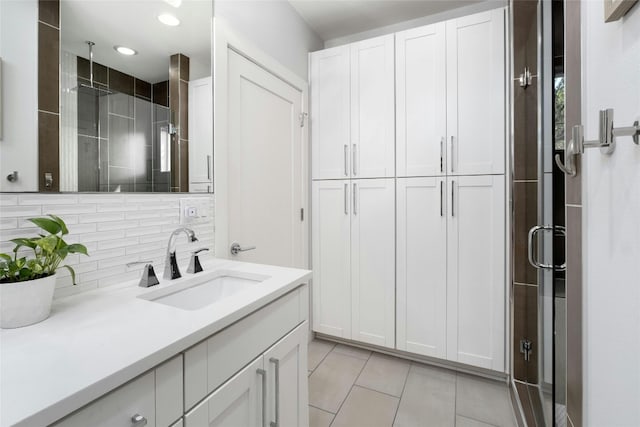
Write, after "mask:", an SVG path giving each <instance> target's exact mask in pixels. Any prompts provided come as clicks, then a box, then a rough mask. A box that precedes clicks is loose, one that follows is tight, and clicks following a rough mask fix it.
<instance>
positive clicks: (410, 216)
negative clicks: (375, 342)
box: [396, 177, 447, 358]
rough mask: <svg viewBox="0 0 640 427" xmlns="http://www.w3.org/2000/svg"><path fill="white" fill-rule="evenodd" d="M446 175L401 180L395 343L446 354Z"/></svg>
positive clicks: (407, 348)
mask: <svg viewBox="0 0 640 427" xmlns="http://www.w3.org/2000/svg"><path fill="white" fill-rule="evenodd" d="M446 194H447V193H446V184H445V178H437V177H434V178H399V179H398V182H397V196H396V198H397V211H396V212H397V216H398V217H397V230H398V231H397V253H396V256H397V273H396V277H397V333H398V337H397V340H396V341H397V348H398V349H399V350H404V351H410V352H412V353H418V354H424V355H426V356H432V357H439V358H445V357H446V355H447V349H446V339H447V251H446V247H447V208H446V203H447V202H446Z"/></svg>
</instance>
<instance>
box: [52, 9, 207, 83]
mask: <svg viewBox="0 0 640 427" xmlns="http://www.w3.org/2000/svg"><path fill="white" fill-rule="evenodd" d="M161 13H171V14H173V15H174V16H176V17H177V18H178V19H180V21H181V22H180V25H179V26H177V27H169V26H166V25H164V24H162V23H160V22H159V21H158V19H157V16H158V15H159V14H161ZM211 18H212V2H211V1H202V0H183V1H182V5H181V6H180V7H178V8H174V7H173V6H171V5H170V4H169V2H165V1H161V0H134V1H124V0H92V1H87V0H62V1H61V2H60V19H61V43H62V47H61V48H62V50H66V51H68V52H71V53H73V54H76V55H79V56H82V57H84V58H87V59H88V57H89V54H88V47H87V44H86V43H85V42H86V41H87V40H90V41H92V42H94V43H95V46H94V49H93V51H94V61H96V62H99V63H101V64H103V65H107V66H109V67H111V68H114V69H116V70H118V71H122V72H124V73H127V74H131V75H133V76H135V77H137V78H139V79H142V80H146V81H147V82H149V83H157V82H160V81H164V80H167V79H168V77H169V57H170V56H171V55H173V54H175V53H182V54H185V55H186V56H188V57H189V58H190V67H189V68H190V78H191V79H196V78H200V77H206V76H210V75H211ZM116 45H118V46H126V47H130V48H132V49H135V50H136V51H137V52H138V54H137V55H134V56H124V55H121V54H119V53H117V52H116V51H115V50H114V49H113V47H114V46H116Z"/></svg>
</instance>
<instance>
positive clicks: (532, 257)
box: [527, 225, 567, 271]
mask: <svg viewBox="0 0 640 427" xmlns="http://www.w3.org/2000/svg"><path fill="white" fill-rule="evenodd" d="M541 231H554V232H555V233H554V236H556V235H559V236H563V237H565V238H566V236H567V232H566V229H565V228H564V227H562V226H555V227H554V226H553V225H536V226H534V227H531V229H530V230H529V235H528V238H527V255H528V258H529V264H531V265H532V266H533V267H535V268H537V269H544V270H553V269H555V270H559V271H564V270H566V269H567V263H566V261H565V262H564V263H562V264H561V265H553V264H545V263H542V262H540V261H539V260H538V259H537V257H536V254H535V249H537V248H538V245H537V244H536V245H534V244H533V242H534V240H535V238H536V236H537V234H538V233H539V232H541ZM536 242H537V240H536Z"/></svg>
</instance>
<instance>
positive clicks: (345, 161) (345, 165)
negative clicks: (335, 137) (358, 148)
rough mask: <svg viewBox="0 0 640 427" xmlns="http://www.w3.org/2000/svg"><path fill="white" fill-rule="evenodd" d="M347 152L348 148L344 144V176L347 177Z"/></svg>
mask: <svg viewBox="0 0 640 427" xmlns="http://www.w3.org/2000/svg"><path fill="white" fill-rule="evenodd" d="M348 150H349V146H348V145H347V144H344V176H349V156H348V155H347V151H348Z"/></svg>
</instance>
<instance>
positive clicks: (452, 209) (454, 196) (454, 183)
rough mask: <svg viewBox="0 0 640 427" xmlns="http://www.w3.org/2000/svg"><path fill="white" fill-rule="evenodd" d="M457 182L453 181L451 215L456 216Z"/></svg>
mask: <svg viewBox="0 0 640 427" xmlns="http://www.w3.org/2000/svg"><path fill="white" fill-rule="evenodd" d="M455 191H456V182H455V181H451V217H454V216H456V214H455V212H456V209H455V203H456V194H455Z"/></svg>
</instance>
